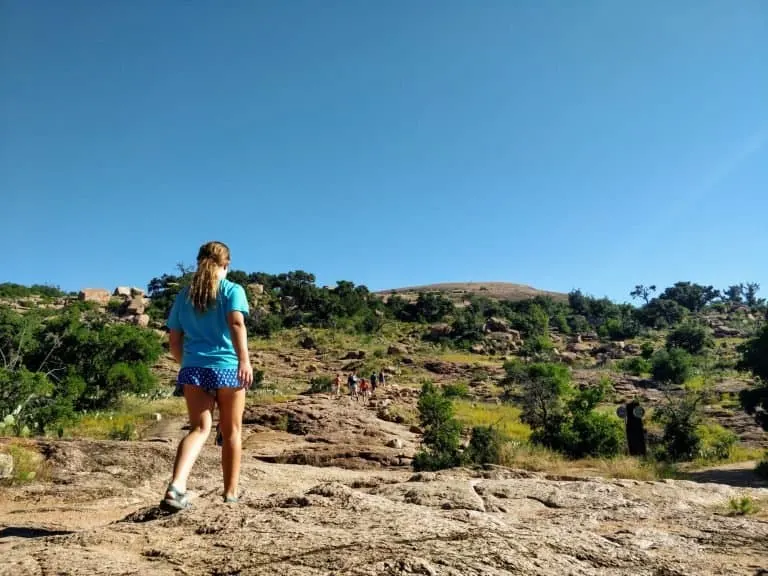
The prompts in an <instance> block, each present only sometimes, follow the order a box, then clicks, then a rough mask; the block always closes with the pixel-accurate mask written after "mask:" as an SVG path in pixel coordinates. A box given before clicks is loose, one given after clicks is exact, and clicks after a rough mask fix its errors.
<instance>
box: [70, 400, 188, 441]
mask: <svg viewBox="0 0 768 576" xmlns="http://www.w3.org/2000/svg"><path fill="white" fill-rule="evenodd" d="M155 414H160V415H161V416H185V415H186V414H187V407H186V404H185V403H184V399H183V398H176V397H171V398H163V399H160V400H144V399H141V398H135V397H131V396H126V397H124V398H123V399H122V400H121V401H120V405H119V406H117V408H116V409H115V410H114V411H109V412H96V413H93V414H86V415H84V416H82V417H81V418H80V419H79V420H78V421H77V422H76V423H75V424H74V425H73V426H72V427H70V428H68V429H66V431H65V434H66V435H67V436H71V437H73V438H92V439H96V440H104V439H109V438H115V437H120V438H122V439H126V440H127V439H133V438H135V437H138V436H140V435H141V431H142V429H144V428H147V427H149V426H150V425H151V424H152V422H154V421H155V420H154V417H155Z"/></svg>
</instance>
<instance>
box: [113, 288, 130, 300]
mask: <svg viewBox="0 0 768 576" xmlns="http://www.w3.org/2000/svg"><path fill="white" fill-rule="evenodd" d="M112 295H113V296H120V297H121V298H130V297H131V287H130V286H118V287H117V288H115V291H114V292H113V293H112Z"/></svg>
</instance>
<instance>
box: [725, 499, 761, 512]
mask: <svg viewBox="0 0 768 576" xmlns="http://www.w3.org/2000/svg"><path fill="white" fill-rule="evenodd" d="M728 507H729V508H730V509H731V514H732V515H734V516H748V515H750V514H757V513H758V512H759V511H760V506H759V505H758V504H757V502H755V500H753V499H752V498H751V497H750V496H741V497H738V496H734V497H733V498H731V499H730V500H729V501H728Z"/></svg>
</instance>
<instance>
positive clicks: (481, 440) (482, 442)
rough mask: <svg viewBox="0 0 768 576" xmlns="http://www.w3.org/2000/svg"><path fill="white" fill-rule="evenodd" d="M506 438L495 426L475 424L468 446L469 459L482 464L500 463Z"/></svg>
mask: <svg viewBox="0 0 768 576" xmlns="http://www.w3.org/2000/svg"><path fill="white" fill-rule="evenodd" d="M503 445H504V438H503V437H502V435H501V433H500V432H499V431H498V430H497V429H496V428H494V427H493V426H475V427H473V428H472V436H471V437H470V439H469V447H468V448H467V460H468V461H469V462H472V463H474V464H478V465H480V466H486V465H488V464H499V463H500V460H501V451H502V447H503Z"/></svg>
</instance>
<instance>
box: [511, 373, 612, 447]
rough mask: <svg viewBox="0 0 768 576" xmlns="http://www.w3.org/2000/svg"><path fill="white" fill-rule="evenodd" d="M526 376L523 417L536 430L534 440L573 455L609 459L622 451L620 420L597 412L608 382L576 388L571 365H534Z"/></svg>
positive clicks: (533, 435) (532, 439) (536, 442)
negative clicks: (572, 384) (573, 386)
mask: <svg viewBox="0 0 768 576" xmlns="http://www.w3.org/2000/svg"><path fill="white" fill-rule="evenodd" d="M526 376H527V378H528V380H527V381H526V382H525V383H524V388H523V412H522V415H521V420H522V421H523V422H525V423H527V424H528V425H530V427H531V429H532V430H533V433H532V434H531V441H532V442H534V443H535V444H541V445H542V446H545V447H547V448H551V449H553V450H557V451H559V452H562V453H564V454H566V455H567V456H569V457H571V458H583V457H585V456H597V457H608V458H610V457H612V456H616V455H617V454H619V453H620V452H621V451H622V449H623V446H624V427H623V426H622V423H621V421H620V420H619V419H618V418H616V417H615V416H612V415H607V414H601V413H598V412H595V408H596V407H597V404H598V403H599V402H601V401H602V400H603V398H604V397H605V394H606V390H607V385H606V383H604V382H603V383H601V384H600V385H599V386H597V387H594V388H586V389H584V390H579V391H576V390H574V389H573V388H572V386H571V383H570V379H571V376H570V372H569V370H568V368H567V367H565V366H562V365H560V364H532V365H530V366H529V367H528V370H527V375H526Z"/></svg>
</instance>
